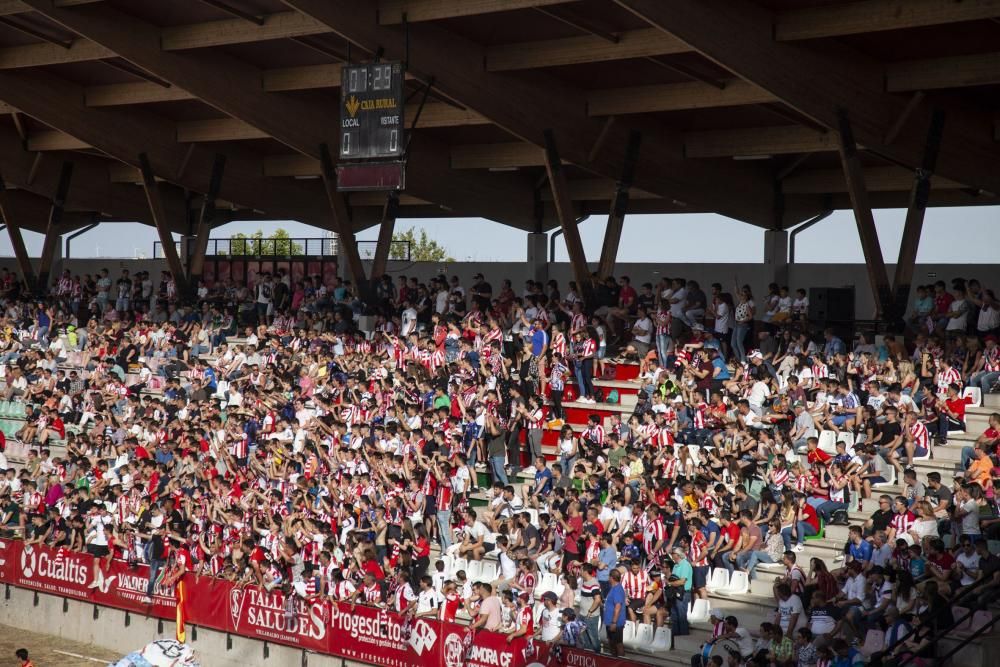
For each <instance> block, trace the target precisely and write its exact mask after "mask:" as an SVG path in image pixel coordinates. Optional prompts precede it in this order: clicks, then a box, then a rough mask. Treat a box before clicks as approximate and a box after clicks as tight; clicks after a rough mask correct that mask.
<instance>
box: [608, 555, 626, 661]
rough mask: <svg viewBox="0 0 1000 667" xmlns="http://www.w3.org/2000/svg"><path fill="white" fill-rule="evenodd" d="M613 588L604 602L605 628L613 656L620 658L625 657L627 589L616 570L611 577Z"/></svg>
mask: <svg viewBox="0 0 1000 667" xmlns="http://www.w3.org/2000/svg"><path fill="white" fill-rule="evenodd" d="M609 579H610V584H611V588H610V590H609V591H608V596H607V598H606V599H605V600H604V619H603V620H604V627H606V628H607V629H608V648H609V649H610V650H611V655H613V656H616V657H618V658H621V657H624V655H625V643H624V632H625V589H624V588H622V573H621V572H620V571H619V570H617V569H615V570H612V571H611V576H610V577H609Z"/></svg>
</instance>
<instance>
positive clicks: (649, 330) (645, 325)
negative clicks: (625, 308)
mask: <svg viewBox="0 0 1000 667" xmlns="http://www.w3.org/2000/svg"><path fill="white" fill-rule="evenodd" d="M635 326H637V327H639V328H641V329H643V330H644V331H645V332H646V333H644V334H642V335H641V336H640V335H636V337H635V339H636V340H637V341H639V342H640V343H646V344H647V345H648V344H649V343H650V341H652V340H653V321H652V320H651V319H649V318H648V317H644V318H642V319H641V320H638V321H636V323H635Z"/></svg>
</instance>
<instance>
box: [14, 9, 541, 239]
mask: <svg viewBox="0 0 1000 667" xmlns="http://www.w3.org/2000/svg"><path fill="white" fill-rule="evenodd" d="M25 1H26V2H27V4H29V5H31V6H32V7H33V8H35V10H36V11H38V12H40V13H42V14H44V15H45V16H46V17H48V18H49V19H51V20H53V21H55V22H56V23H59V24H60V25H62V26H63V27H65V28H66V29H68V30H71V31H73V32H75V33H77V34H79V35H81V36H83V37H87V38H88V39H91V40H93V41H94V42H96V43H99V44H101V45H102V46H104V47H106V48H108V49H111V50H113V51H114V52H115V53H117V54H118V55H119V56H121V57H123V58H125V59H126V60H128V61H129V62H132V63H134V64H135V65H137V66H139V67H142V68H143V69H145V70H146V71H148V72H150V73H152V74H154V75H155V76H158V77H161V78H163V79H165V80H167V81H169V82H171V83H172V84H173V85H176V86H178V87H180V88H182V89H184V90H187V91H189V92H190V93H192V94H194V95H197V96H198V98H199V99H200V100H202V101H204V102H205V103H206V104H209V105H211V106H214V107H215V108H217V109H219V110H220V111H222V112H224V113H226V114H228V115H229V116H231V117H233V118H235V119H238V122H240V123H243V124H245V128H250V129H252V130H253V131H254V132H259V133H261V136H270V137H272V138H274V139H275V140H277V141H279V142H281V143H283V144H285V145H286V146H288V147H289V148H291V149H292V150H295V151H298V152H300V153H302V154H303V155H307V156H309V157H312V158H315V159H318V157H319V147H320V145H322V144H327V145H334V146H336V145H339V138H340V137H339V128H338V124H337V123H334V122H331V116H335V113H336V112H335V111H333V110H332V109H331V108H330V107H329V106H328V105H326V104H323V103H319V102H315V101H312V100H306V99H300V98H297V97H292V96H275V95H271V94H269V93H268V92H266V91H264V90H262V89H261V86H260V70H259V69H257V68H256V67H253V66H251V65H249V64H247V63H245V62H243V61H240V60H238V59H236V58H234V57H232V56H230V55H229V54H228V53H226V52H224V51H222V50H215V49H213V50H207V51H204V52H202V53H199V54H198V57H197V58H196V59H195V58H192V57H190V56H189V55H188V54H178V53H172V52H168V51H164V50H162V49H161V48H160V45H159V40H158V36H159V35H160V33H161V30H160V28H159V27H158V26H155V25H152V24H150V23H148V22H146V21H143V20H141V19H139V18H137V17H134V16H131V15H129V14H127V13H125V12H122V11H120V10H119V9H117V8H116V7H113V6H110V5H104V6H95V7H90V8H87V11H81V10H76V11H67V10H60V9H55V8H53V7H51V5H50V4H49V3H48V2H46V1H45V0H25ZM234 20H235V21H237V22H239V24H240V27H239V30H245V29H255V28H257V27H258V26H256V25H254V24H252V23H249V22H246V21H242V20H240V19H234ZM310 20H311V19H310ZM289 23H290V24H292V25H301V24H302V23H303V22H302V21H301V20H297V21H296V20H292V19H289ZM101 111H103V110H101ZM78 138H80V137H78ZM196 145H198V146H200V144H196ZM174 147H175V148H176V147H180V145H179V144H177V143H176V142H175V143H174ZM410 148H411V154H412V155H414V156H416V157H415V160H414V161H411V163H410V167H411V168H410V169H409V170H408V173H407V189H408V190H409V191H410V192H411V193H412V194H415V195H416V196H418V197H421V198H422V199H425V200H428V201H434V202H435V203H437V204H440V205H442V206H444V207H447V208H451V209H457V210H470V209H476V208H478V209H479V210H480V212H481V214H482V215H483V216H484V217H487V218H491V219H494V220H499V221H503V222H507V223H509V224H512V225H515V226H526V225H528V224H529V223H530V219H531V213H532V211H533V210H534V199H533V196H532V192H531V189H530V187H528V186H527V185H526V184H524V183H522V182H521V181H520V179H517V178H514V177H512V176H513V175H495V176H489V177H486V176H483V175H481V174H475V173H471V172H464V173H463V172H452V171H451V170H450V169H449V168H448V155H447V148H446V147H443V146H440V145H438V144H437V143H436V142H435V141H434V140H433V139H432V138H431V137H429V136H427V135H419V134H415V135H413V136H412V140H411V143H410ZM182 150H183V148H182ZM202 150H204V149H202ZM212 150H213V151H214V150H215V147H212ZM150 157H152V155H151V156H150ZM255 162H256V161H255ZM237 164H238V163H237V162H236V161H235V160H227V165H229V167H228V168H227V174H226V179H225V180H226V181H227V182H228V181H229V180H230V179H229V176H230V174H231V173H232V169H233V168H234V167H235V166H236V165H237ZM209 169H210V166H209ZM253 169H254V174H255V176H256V177H258V178H264V176H263V170H262V169H261V167H260V165H259V163H258V164H256V165H254V166H253ZM154 170H155V172H156V173H157V174H161V175H162V174H164V173H170V172H169V171H167V172H165V171H164V170H163V169H160V168H158V167H156V166H155V165H154ZM204 182H205V184H206V185H207V182H208V178H207V177H206V178H205V179H204ZM314 185H315V186H316V187H317V189H318V195H317V196H316V199H317V201H316V202H310V203H311V204H314V205H315V206H316V208H317V209H318V210H323V211H324V212H325V214H328V210H329V209H328V206H327V202H326V196H325V193H323V192H322V187H321V184H314ZM204 187H205V185H203V186H202V188H204ZM221 196H223V197H225V195H221ZM226 198H227V199H228V197H226ZM234 201H240V200H239V199H235V200H234ZM320 207H322V208H321V209H320ZM254 208H261V209H263V207H257V206H255V207H254ZM265 210H266V209H265Z"/></svg>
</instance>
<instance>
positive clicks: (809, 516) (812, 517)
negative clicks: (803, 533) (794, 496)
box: [799, 503, 819, 533]
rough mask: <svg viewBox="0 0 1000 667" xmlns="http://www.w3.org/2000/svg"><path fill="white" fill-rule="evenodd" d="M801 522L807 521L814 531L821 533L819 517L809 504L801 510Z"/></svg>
mask: <svg viewBox="0 0 1000 667" xmlns="http://www.w3.org/2000/svg"><path fill="white" fill-rule="evenodd" d="M799 520H800V521H805V522H806V523H808V524H809V525H810V526H812V527H813V530H815V531H816V532H817V533H819V517H818V516H817V515H816V510H814V509H813V506H812V505H810V504H809V503H806V504H805V505H803V506H802V508H801V509H800V510H799Z"/></svg>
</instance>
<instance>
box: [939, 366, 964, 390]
mask: <svg viewBox="0 0 1000 667" xmlns="http://www.w3.org/2000/svg"><path fill="white" fill-rule="evenodd" d="M950 384H957V385H958V386H959V387H961V386H962V374H961V373H959V372H958V370H957V369H956V368H954V367H952V368H948V369H946V370H943V371H941V372H940V373H938V374H937V386H938V394H940V395H945V394H947V392H948V385H950Z"/></svg>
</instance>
